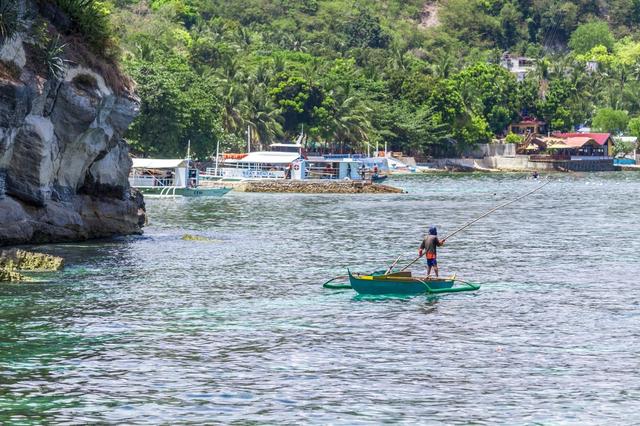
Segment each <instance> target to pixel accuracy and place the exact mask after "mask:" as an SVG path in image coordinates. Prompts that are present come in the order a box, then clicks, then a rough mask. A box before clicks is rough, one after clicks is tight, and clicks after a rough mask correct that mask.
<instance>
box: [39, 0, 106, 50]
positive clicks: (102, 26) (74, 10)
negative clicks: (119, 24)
mask: <svg viewBox="0 0 640 426" xmlns="http://www.w3.org/2000/svg"><path fill="white" fill-rule="evenodd" d="M50 1H53V2H55V3H56V4H57V5H58V7H60V8H61V9H62V10H63V11H64V12H65V13H66V14H67V15H68V16H69V18H70V19H71V21H72V28H71V30H72V31H74V32H76V33H78V34H80V35H82V37H83V39H84V40H85V41H86V42H87V43H88V44H89V46H91V48H92V49H93V50H94V51H95V52H98V53H99V54H101V55H105V56H110V57H113V56H114V55H115V54H116V49H115V46H116V42H115V41H114V39H113V30H112V27H111V21H110V14H111V10H110V8H109V4H108V3H107V2H104V1H99V0H50Z"/></svg>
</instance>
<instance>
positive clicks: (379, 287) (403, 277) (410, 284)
mask: <svg viewBox="0 0 640 426" xmlns="http://www.w3.org/2000/svg"><path fill="white" fill-rule="evenodd" d="M347 271H348V275H347V276H340V277H336V278H333V279H331V280H329V281H327V282H326V283H324V285H323V287H325V288H330V289H347V288H352V289H354V290H355V291H356V292H357V293H358V294H362V295H391V294H393V295H403V296H412V295H420V294H443V293H459V292H463V291H476V290H478V289H479V288H480V286H479V285H476V284H472V283H468V282H466V281H461V280H458V279H456V276H455V275H453V276H451V277H446V278H431V277H419V276H413V275H412V273H411V272H410V271H406V272H391V273H386V271H376V272H373V273H371V274H358V273H352V272H351V271H349V270H347ZM344 278H349V285H346V284H332V282H334V281H336V280H338V279H344ZM456 283H459V284H460V285H456Z"/></svg>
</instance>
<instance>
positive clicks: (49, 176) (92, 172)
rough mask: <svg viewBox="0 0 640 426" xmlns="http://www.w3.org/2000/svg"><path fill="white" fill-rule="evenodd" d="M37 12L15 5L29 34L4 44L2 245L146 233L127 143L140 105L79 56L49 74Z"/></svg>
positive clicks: (24, 0)
mask: <svg viewBox="0 0 640 426" xmlns="http://www.w3.org/2000/svg"><path fill="white" fill-rule="evenodd" d="M34 10H38V9H37V5H36V4H35V3H32V2H31V1H30V0H18V11H19V13H20V15H21V25H22V29H21V30H20V31H18V32H17V33H15V34H13V35H12V36H11V37H9V38H5V39H4V40H2V39H0V245H7V244H18V243H28V242H34V243H40V242H57V241H72V240H84V239H89V238H98V237H108V236H113V235H122V234H132V233H140V232H141V227H142V225H143V224H144V203H143V200H142V196H141V195H140V194H138V193H135V192H132V190H131V188H130V187H129V183H128V180H127V176H128V174H129V170H130V168H131V160H130V159H129V155H128V147H127V144H126V143H125V142H124V141H123V140H122V135H123V133H124V132H125V130H126V129H127V127H128V126H129V124H130V123H131V122H132V120H133V119H134V118H135V116H136V114H137V113H138V111H139V100H138V99H137V98H136V97H135V95H134V94H133V92H132V90H131V89H128V88H126V87H124V86H123V87H119V88H118V89H117V90H116V89H114V87H112V85H110V84H108V83H107V81H111V80H112V78H107V77H106V76H105V75H103V74H104V73H101V70H97V69H94V68H90V67H89V66H87V65H86V64H82V63H81V62H80V61H78V60H74V61H73V62H72V61H65V62H64V72H63V73H62V75H58V76H56V75H55V74H53V73H51V72H50V69H47V64H46V63H43V56H46V55H43V54H42V53H39V52H38V50H39V49H40V50H42V47H41V46H39V44H38V41H37V39H36V37H37V36H36V35H35V32H36V29H35V28H34V27H35V24H36V23H38V24H40V23H42V22H48V21H46V17H42V16H40V15H39V14H35V15H34V14H33V11H34ZM56 13H59V11H57V12H56ZM49 28H52V26H51V25H50V24H49ZM50 31H54V32H55V29H54V30H51V29H50ZM68 49H69V48H67V50H68ZM45 60H46V58H45ZM49 61H51V58H49ZM93 62H94V63H95V58H93ZM109 77H112V76H109Z"/></svg>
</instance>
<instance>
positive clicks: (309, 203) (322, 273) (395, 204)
mask: <svg viewBox="0 0 640 426" xmlns="http://www.w3.org/2000/svg"><path fill="white" fill-rule="evenodd" d="M553 179H554V182H553V183H552V184H551V185H549V186H547V187H545V188H544V189H543V190H542V191H540V192H538V193H536V194H534V195H532V196H531V197H529V198H527V199H525V200H522V201H520V202H518V203H517V204H515V205H513V206H511V207H509V208H506V209H505V210H503V211H500V212H498V213H496V214H494V215H492V216H490V217H488V218H487V219H485V220H483V221H481V222H479V223H478V224H476V225H474V226H473V227H471V228H470V229H469V230H468V231H467V232H465V233H462V234H460V235H459V236H456V237H455V238H452V239H451V240H450V242H449V243H448V244H447V246H446V247H445V248H443V249H441V250H440V253H439V261H440V264H441V268H442V269H443V272H444V273H450V272H456V273H457V274H458V275H459V276H460V277H462V278H463V279H466V280H469V281H473V282H480V283H482V284H483V286H482V289H481V290H480V291H479V292H477V293H476V294H465V293H462V294H453V295H448V296H444V297H441V298H439V299H427V298H426V297H415V298H407V299H399V298H377V299H361V298H358V297H354V293H353V292H352V291H330V290H324V289H323V288H322V287H321V284H322V283H323V282H324V281H326V280H327V279H329V278H330V277H332V276H334V275H336V274H342V273H344V272H345V271H346V268H347V267H350V268H352V269H355V270H359V271H371V270H373V269H380V268H381V267H384V266H385V265H388V264H389V263H390V262H391V261H392V260H393V259H395V257H396V256H398V255H400V254H402V255H404V257H405V258H407V259H410V258H411V257H412V256H414V255H415V253H416V249H417V246H418V243H419V241H420V239H421V236H422V234H423V233H424V231H425V230H426V229H427V227H428V226H429V225H431V224H436V225H438V227H439V229H440V232H441V234H446V233H447V232H450V231H452V230H454V229H455V228H456V227H457V226H460V225H462V224H464V223H465V222H466V221H468V220H470V219H472V218H474V217H475V216H478V215H480V214H481V213H483V212H484V211H486V210H488V209H490V208H492V207H493V206H495V205H497V204H500V203H502V202H505V201H506V200H508V199H510V198H513V197H514V196H516V195H517V194H520V193H524V192H526V191H528V190H531V189H533V188H534V187H535V186H536V185H538V184H539V183H538V182H536V181H532V180H528V179H526V176H524V175H442V176H410V177H406V178H394V179H393V180H392V181H391V182H390V183H391V184H394V185H397V186H401V187H403V188H405V189H406V190H407V191H408V192H409V193H408V194H403V195H383V196H379V195H378V196H371V195H361V196H344V195H323V196H312V195H287V194H240V193H238V194H234V193H231V194H229V195H228V196H227V197H225V198H223V199H212V200H179V201H168V200H149V201H148V212H149V216H150V224H149V226H148V227H147V229H146V232H145V235H144V236H143V237H135V238H123V239H118V240H115V241H107V242H95V243H86V244H72V245H56V246H53V245H52V246H46V247H43V248H41V249H42V250H46V251H48V252H52V253H55V254H60V255H63V256H65V257H66V258H67V261H68V267H67V269H66V270H65V271H64V272H62V273H59V274H54V275H51V276H49V277H48V278H49V280H50V281H49V282H47V283H39V284H21V285H11V284H3V285H1V286H0V423H3V424H5V423H13V424H38V423H87V422H100V423H105V422H106V423H130V424H134V423H146V424H149V423H165V424H174V423H216V422H219V423H231V422H237V423H243V424H244V423H261V424H262V423H288V424H299V423H317V424H327V423H332V424H370V423H380V422H393V423H406V424H414V423H447V424H452V423H465V424H466V423H481V424H482V423H510V424H514V423H516V424H537V423H541V424H558V423H562V424H585V423H591V424H602V423H604V422H611V423H613V424H629V423H639V422H640V408H638V407H639V406H640V377H639V373H638V371H639V370H640V290H639V289H638V284H639V283H638V281H639V279H638V277H639V276H640V263H639V261H638V259H639V258H638V253H639V252H640V221H639V220H638V210H639V208H640V203H639V202H638V194H640V174H633V173H627V174H625V173H618V174H584V175H555V176H553ZM186 233H190V234H197V235H202V236H207V237H210V238H211V239H212V240H213V241H210V242H194V241H183V240H181V238H180V237H181V236H182V235H183V234H186Z"/></svg>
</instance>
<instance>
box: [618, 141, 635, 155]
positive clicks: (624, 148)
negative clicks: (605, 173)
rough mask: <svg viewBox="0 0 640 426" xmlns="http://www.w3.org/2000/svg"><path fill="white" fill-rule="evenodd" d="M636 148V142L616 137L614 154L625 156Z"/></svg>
mask: <svg viewBox="0 0 640 426" xmlns="http://www.w3.org/2000/svg"><path fill="white" fill-rule="evenodd" d="M635 150H636V144H635V143H633V142H630V141H623V140H620V139H614V142H613V156H614V157H625V156H627V155H628V154H631V153H633V151H635Z"/></svg>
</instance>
